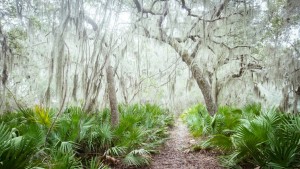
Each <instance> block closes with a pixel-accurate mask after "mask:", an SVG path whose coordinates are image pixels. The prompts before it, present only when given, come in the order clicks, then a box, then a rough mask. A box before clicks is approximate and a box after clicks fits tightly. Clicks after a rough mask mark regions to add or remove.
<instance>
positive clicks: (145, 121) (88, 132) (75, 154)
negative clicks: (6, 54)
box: [0, 104, 173, 169]
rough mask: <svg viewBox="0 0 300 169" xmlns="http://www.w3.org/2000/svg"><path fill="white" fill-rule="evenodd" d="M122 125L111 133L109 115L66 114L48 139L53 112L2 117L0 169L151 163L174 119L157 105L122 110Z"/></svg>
mask: <svg viewBox="0 0 300 169" xmlns="http://www.w3.org/2000/svg"><path fill="white" fill-rule="evenodd" d="M119 109H120V113H121V115H120V117H121V118H120V125H119V126H118V127H116V128H112V127H111V125H110V112H109V110H108V109H104V110H103V111H99V112H95V113H94V114H87V113H86V112H84V111H82V109H81V108H80V107H69V108H67V109H66V110H65V111H64V112H63V113H62V115H61V116H60V118H59V119H58V120H57V122H56V124H55V125H54V128H53V130H52V131H51V132H50V133H49V138H48V139H47V141H46V139H45V137H46V133H47V131H48V126H49V123H50V122H51V121H52V120H51V118H52V115H53V113H51V111H50V110H51V109H49V110H48V109H44V108H42V107H37V106H36V107H35V108H34V109H30V108H26V109H21V110H20V111H19V112H17V113H8V114H5V115H3V116H0V120H1V121H3V122H4V123H5V124H4V123H0V169H2V168H3V169H4V168H16V169H18V168H20V169H21V168H22V169H23V168H26V167H27V168H39V167H44V168H52V169H62V168H63V169H64V168H83V167H84V168H88V167H90V168H108V167H107V166H106V165H105V164H109V163H111V164H114V163H115V162H116V161H117V162H119V161H122V163H123V165H124V164H125V165H127V166H142V165H148V164H149V163H150V160H151V157H150V153H152V152H155V150H156V148H157V147H158V146H159V145H161V144H162V143H163V142H164V140H165V138H166V137H167V134H166V133H167V129H168V126H169V125H172V122H173V118H172V116H171V115H170V114H169V113H168V111H167V110H163V109H161V108H160V107H159V106H156V105H150V104H146V105H138V104H136V105H132V106H125V105H120V106H119Z"/></svg>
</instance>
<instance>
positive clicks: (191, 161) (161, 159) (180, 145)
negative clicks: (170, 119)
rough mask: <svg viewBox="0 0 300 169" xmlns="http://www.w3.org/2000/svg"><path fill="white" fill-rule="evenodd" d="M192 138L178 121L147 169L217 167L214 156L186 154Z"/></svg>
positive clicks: (209, 154)
mask: <svg viewBox="0 0 300 169" xmlns="http://www.w3.org/2000/svg"><path fill="white" fill-rule="evenodd" d="M191 140H192V138H191V137H190V135H189V132H188V129H187V127H186V125H185V124H183V122H182V121H181V120H180V119H177V120H176V122H175V126H174V128H173V129H172V131H171V133H170V139H169V140H168V141H167V142H166V144H165V146H164V148H163V149H162V150H161V151H160V153H159V154H157V155H155V156H154V157H153V162H152V163H151V166H150V167H148V168H147V169H213V168H216V169H218V168H222V167H220V166H219V165H218V162H217V159H216V155H214V154H211V153H204V152H189V153H188V152H186V151H185V150H186V149H187V148H188V147H189V146H190V142H191Z"/></svg>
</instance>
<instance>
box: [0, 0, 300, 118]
mask: <svg viewBox="0 0 300 169" xmlns="http://www.w3.org/2000/svg"><path fill="white" fill-rule="evenodd" d="M299 11H300V1H298V0H201V1H200V0H147V1H146V0H97V1H96V0H88V1H84V0H47V1H41V0H37V1H22V0H4V1H1V3H0V43H1V49H0V70H1V87H0V92H1V96H0V97H1V100H0V110H1V112H2V113H3V112H5V111H9V110H11V109H14V108H16V107H18V105H34V104H42V105H44V106H47V107H50V106H51V107H52V106H53V107H58V108H64V107H66V106H70V105H81V106H83V107H84V109H85V110H87V111H92V110H95V109H97V108H103V107H106V106H108V104H109V97H110V96H108V93H109V92H108V91H110V92H113V93H114V91H115V93H114V95H115V96H116V97H115V99H116V100H115V101H116V103H117V101H118V102H119V103H134V102H142V103H144V102H152V103H158V104H160V105H164V106H167V107H170V108H171V109H173V110H176V111H180V110H182V109H184V108H186V107H188V106H190V105H191V104H194V103H199V102H201V103H204V104H206V107H207V109H208V111H209V113H210V114H214V113H215V112H216V111H217V108H218V105H220V104H222V105H225V104H227V105H235V106H242V105H245V104H246V103H252V102H260V103H263V105H266V106H276V107H279V108H281V109H282V110H283V111H290V112H297V111H299V104H297V103H299V101H298V100H299V99H298V97H299V94H300V71H299V70H300V53H299V47H300V29H299V26H300V22H299V21H300V15H299ZM109 72H110V73H112V76H111V78H109V77H107V78H106V76H107V74H109ZM109 79H112V80H113V84H114V85H115V86H114V89H113V88H111V85H108V84H111V83H107V81H108V80H109ZM297 108H298V110H297Z"/></svg>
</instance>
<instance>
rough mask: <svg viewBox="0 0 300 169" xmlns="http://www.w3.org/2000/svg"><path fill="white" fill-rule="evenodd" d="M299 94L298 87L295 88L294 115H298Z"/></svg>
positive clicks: (299, 88)
mask: <svg viewBox="0 0 300 169" xmlns="http://www.w3.org/2000/svg"><path fill="white" fill-rule="evenodd" d="M299 93H300V87H298V88H297V90H296V91H295V92H294V105H293V106H294V107H293V109H294V114H297V113H298V99H299Z"/></svg>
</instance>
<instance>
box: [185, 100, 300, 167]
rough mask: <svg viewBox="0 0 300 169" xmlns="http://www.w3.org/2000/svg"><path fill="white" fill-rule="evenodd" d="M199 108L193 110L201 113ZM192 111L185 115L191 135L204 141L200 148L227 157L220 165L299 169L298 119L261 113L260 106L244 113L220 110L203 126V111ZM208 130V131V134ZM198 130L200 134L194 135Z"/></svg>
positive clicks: (241, 110) (299, 119)
mask: <svg viewBox="0 0 300 169" xmlns="http://www.w3.org/2000/svg"><path fill="white" fill-rule="evenodd" d="M199 107H200V106H198V107H196V109H198V110H201V108H199ZM195 112H196V111H195V108H192V109H189V111H188V112H186V113H185V114H184V120H185V121H186V123H187V124H188V126H189V129H190V130H191V131H192V133H193V132H195V131H196V132H198V133H203V134H202V135H205V136H207V140H206V141H204V142H202V143H200V144H199V145H200V147H201V148H215V149H218V150H221V151H223V152H224V153H226V155H225V156H222V157H220V162H221V164H222V165H224V166H226V167H238V164H239V163H241V162H247V163H252V164H253V165H254V166H260V167H265V168H297V167H299V166H300V116H299V115H289V114H284V113H280V112H278V111H276V110H275V109H270V110H268V111H265V112H262V111H261V105H259V104H251V105H247V106H245V107H244V108H243V109H234V108H231V107H221V108H220V109H219V112H217V114H216V115H215V116H213V117H211V118H208V119H211V122H210V123H205V121H204V119H206V118H207V115H205V114H206V112H205V111H202V112H200V113H198V117H197V116H196V115H197V113H195ZM207 129H210V130H207ZM197 130H200V131H197Z"/></svg>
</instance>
